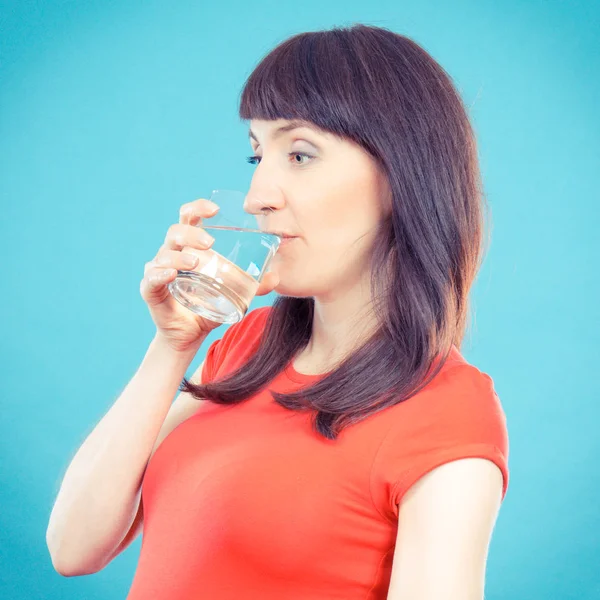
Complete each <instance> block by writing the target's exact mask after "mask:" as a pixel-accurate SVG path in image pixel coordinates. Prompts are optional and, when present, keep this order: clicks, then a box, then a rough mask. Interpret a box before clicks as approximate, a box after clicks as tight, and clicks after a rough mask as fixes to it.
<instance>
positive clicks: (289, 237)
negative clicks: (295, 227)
mask: <svg viewBox="0 0 600 600" xmlns="http://www.w3.org/2000/svg"><path fill="white" fill-rule="evenodd" d="M266 233H271V234H273V235H278V236H279V237H280V238H283V239H284V240H285V239H291V238H295V237H298V236H295V235H291V234H289V233H282V232H281V231H267V232H266Z"/></svg>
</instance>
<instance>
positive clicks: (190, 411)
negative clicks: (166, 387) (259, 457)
mask: <svg viewBox="0 0 600 600" xmlns="http://www.w3.org/2000/svg"><path fill="white" fill-rule="evenodd" d="M203 368H204V361H202V364H201V365H200V366H199V367H198V368H197V369H196V371H194V374H193V375H192V377H191V378H190V381H191V382H192V383H195V384H199V383H202V369H203ZM199 402H201V400H197V399H196V398H194V397H193V396H192V395H191V394H188V393H186V392H181V393H179V394H178V395H177V396H176V398H175V400H174V401H173V403H172V404H171V407H170V408H169V412H168V413H167V416H166V417H165V420H164V421H163V424H162V426H161V428H160V431H159V432H158V436H157V438H156V442H154V446H153V447H152V451H151V453H150V457H149V459H148V462H149V461H150V458H152V456H153V455H154V453H155V452H156V450H157V449H158V447H159V446H160V444H161V443H162V441H163V440H164V439H165V438H166V437H167V436H168V435H169V434H170V433H171V432H172V431H173V429H175V427H177V426H178V425H179V424H180V423H183V422H184V421H185V420H186V419H189V418H190V417H191V416H192V415H194V414H195V413H196V411H197V410H198V403H199ZM138 502H139V504H138V509H137V512H136V514H135V517H134V519H133V521H132V523H131V526H130V527H129V530H128V531H127V534H126V535H125V537H124V538H123V540H122V541H121V543H120V544H119V545H118V546H117V548H116V549H115V550H114V552H113V553H112V554H111V555H110V557H109V559H108V560H107V564H108V563H109V562H110V561H111V560H113V558H115V557H116V556H118V555H119V554H120V553H121V552H123V550H125V548H127V547H128V546H129V545H130V544H131V542H133V540H134V539H135V538H136V537H137V536H138V534H139V533H140V531H141V530H142V523H143V521H144V511H143V508H142V502H141V486H140V491H139V492H138Z"/></svg>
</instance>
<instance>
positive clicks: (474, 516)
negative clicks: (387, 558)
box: [388, 458, 503, 600]
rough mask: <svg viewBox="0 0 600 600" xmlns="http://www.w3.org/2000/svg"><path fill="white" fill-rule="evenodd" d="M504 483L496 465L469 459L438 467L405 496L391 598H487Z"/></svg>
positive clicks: (396, 599)
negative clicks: (486, 585) (491, 548)
mask: <svg viewBox="0 0 600 600" xmlns="http://www.w3.org/2000/svg"><path fill="white" fill-rule="evenodd" d="M502 483H503V480H502V472H501V471H500V469H499V468H498V467H497V466H496V465H495V464H494V463H493V462H491V461H490V460H487V459H483V458H465V459H459V460H455V461H451V462H449V463H446V464H443V465H441V466H440V467H437V468H436V469H434V470H433V471H431V472H429V473H428V474H427V475H425V476H423V477H422V478H421V479H420V480H419V481H418V482H417V483H415V484H414V485H413V486H412V487H411V488H410V489H409V490H408V491H407V492H406V494H405V495H404V497H403V500H402V501H401V503H400V505H399V513H398V533H397V539H396V548H395V551H394V559H393V566H392V575H391V580H390V587H389V592H388V600H399V599H401V598H412V599H413V600H434V599H435V600H459V599H460V600H483V597H484V583H485V566H486V561H487V555H488V549H489V544H490V541H491V535H492V531H493V528H494V525H495V523H496V519H497V516H498V512H499V509H500V504H501V498H502Z"/></svg>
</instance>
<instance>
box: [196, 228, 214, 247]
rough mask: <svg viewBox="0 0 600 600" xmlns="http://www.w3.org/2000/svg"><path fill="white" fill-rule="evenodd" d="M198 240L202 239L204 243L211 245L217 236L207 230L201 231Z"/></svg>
mask: <svg viewBox="0 0 600 600" xmlns="http://www.w3.org/2000/svg"><path fill="white" fill-rule="evenodd" d="M198 240H200V242H201V243H202V244H205V245H207V246H210V244H212V243H213V242H214V241H215V238H214V237H213V236H212V235H209V234H208V233H206V231H199V232H198Z"/></svg>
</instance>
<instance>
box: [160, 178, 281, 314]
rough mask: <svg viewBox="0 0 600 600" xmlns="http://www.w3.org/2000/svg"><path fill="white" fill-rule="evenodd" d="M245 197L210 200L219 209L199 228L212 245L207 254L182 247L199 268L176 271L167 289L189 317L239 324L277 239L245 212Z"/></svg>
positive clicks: (215, 195) (218, 194)
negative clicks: (196, 316)
mask: <svg viewBox="0 0 600 600" xmlns="http://www.w3.org/2000/svg"><path fill="white" fill-rule="evenodd" d="M245 198H246V194H244V193H243V192H239V191H237V190H224V189H219V190H213V192H212V194H211V196H210V200H211V201H212V202H214V203H216V204H218V205H219V211H218V212H217V213H216V215H215V216H214V217H208V218H203V219H202V223H201V224H199V226H201V227H202V228H203V229H206V231H207V232H208V233H209V234H210V235H211V236H212V237H213V238H214V239H215V241H214V243H213V245H212V246H211V247H210V248H209V249H207V250H200V249H197V248H191V247H190V246H184V247H183V248H182V251H183V252H186V253H190V254H194V255H195V256H197V257H198V259H199V263H198V265H197V266H196V267H194V268H193V269H190V270H185V271H180V270H178V271H177V277H176V278H175V279H174V280H173V281H172V282H171V283H169V285H168V288H169V291H170V292H171V294H172V295H173V297H174V298H175V299H176V300H177V301H178V302H180V303H181V304H182V305H183V306H185V307H186V308H188V309H189V310H191V311H192V312H194V313H196V314H197V315H200V316H201V317H204V318H206V319H210V320H211V321H216V322H217V323H227V324H232V323H237V322H238V321H241V319H242V318H243V317H244V315H245V314H246V312H247V310H248V307H249V305H250V301H251V300H252V298H253V297H254V296H255V294H256V290H257V289H258V286H259V283H260V281H261V279H262V277H263V275H264V274H265V273H266V272H267V271H268V270H269V265H270V264H271V260H272V259H273V256H275V253H276V252H277V249H278V248H279V244H280V243H281V238H280V237H279V236H278V235H275V234H272V233H266V232H265V231H261V229H260V226H259V223H258V220H257V218H256V216H255V215H251V214H248V213H246V212H244V211H243V205H244V200H245Z"/></svg>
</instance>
